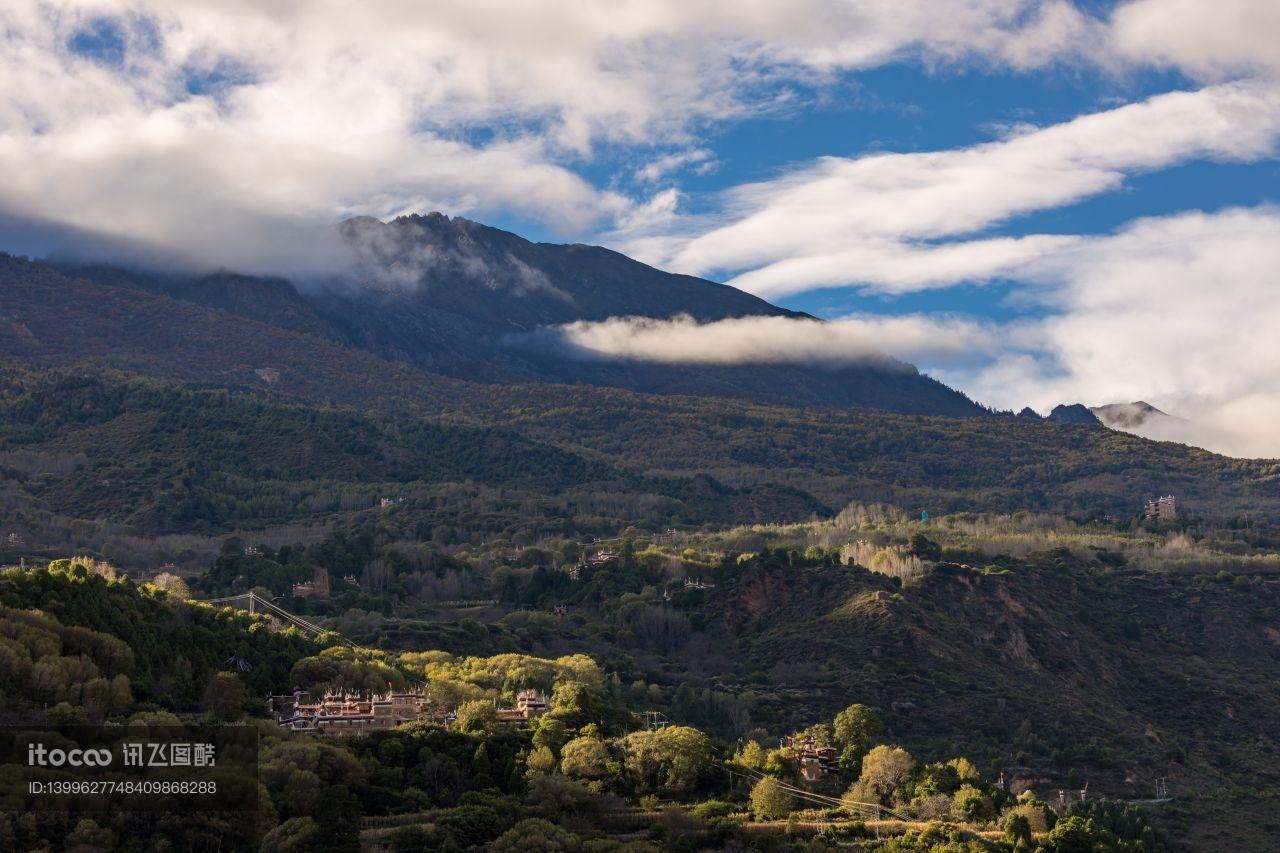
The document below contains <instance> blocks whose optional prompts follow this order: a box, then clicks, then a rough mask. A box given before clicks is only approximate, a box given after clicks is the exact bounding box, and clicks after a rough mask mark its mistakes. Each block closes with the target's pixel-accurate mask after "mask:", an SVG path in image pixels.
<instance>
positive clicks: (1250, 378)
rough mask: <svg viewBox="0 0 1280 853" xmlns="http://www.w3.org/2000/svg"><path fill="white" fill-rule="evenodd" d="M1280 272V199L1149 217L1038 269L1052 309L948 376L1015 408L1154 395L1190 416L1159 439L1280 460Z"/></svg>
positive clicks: (1031, 273)
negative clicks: (987, 357)
mask: <svg viewBox="0 0 1280 853" xmlns="http://www.w3.org/2000/svg"><path fill="white" fill-rule="evenodd" d="M1276 270H1280V209H1276V208H1274V207H1261V208H1252V209H1230V210H1224V211H1220V212H1218V213H1212V214H1209V213H1199V212H1197V213H1186V214H1181V215H1177V216H1170V217H1163V218H1152V219H1146V220H1142V221H1139V222H1136V223H1133V224H1132V225H1130V226H1128V227H1126V228H1124V229H1123V230H1121V231H1120V232H1118V233H1116V234H1114V235H1110V236H1105V237H1100V238H1091V239H1088V240H1085V241H1082V242H1081V243H1079V244H1078V245H1077V246H1075V247H1072V248H1069V249H1066V250H1064V251H1061V252H1059V253H1057V254H1055V255H1052V256H1049V257H1046V258H1044V259H1042V260H1040V261H1038V262H1036V263H1033V264H1031V265H1029V266H1027V267H1026V268H1024V270H1023V273H1022V274H1023V275H1024V276H1025V277H1026V278H1027V280H1028V281H1030V282H1032V283H1034V284H1037V285H1039V286H1040V289H1039V290H1037V291H1036V293H1037V294H1039V296H1040V298H1042V299H1043V300H1044V302H1045V305H1046V308H1048V309H1049V310H1050V311H1051V312H1052V313H1050V314H1049V315H1048V316H1046V317H1045V318H1043V319H1041V320H1038V321H1029V322H1025V323H1023V324H1020V325H1019V326H1017V327H1015V328H1013V329H1011V330H1009V332H1010V334H1008V335H1003V336H1002V337H1003V339H1004V345H1003V350H1004V351H1003V352H1002V353H1001V354H1000V355H999V356H998V357H997V358H996V359H994V360H993V362H992V363H990V364H987V365H984V366H982V367H980V368H978V369H976V370H975V369H971V368H967V367H961V368H959V369H956V368H954V367H949V366H947V365H945V364H940V365H939V366H940V367H941V368H942V369H941V370H940V371H939V376H940V377H941V378H943V379H944V380H946V381H950V382H952V383H954V384H956V385H957V386H958V387H960V388H962V389H963V390H965V391H966V392H968V393H969V394H970V395H971V396H974V397H975V398H977V399H980V400H982V401H984V402H987V403H990V404H993V405H997V406H1002V407H1010V408H1013V407H1020V406H1022V405H1024V404H1027V403H1030V404H1031V405H1033V406H1035V407H1036V408H1038V409H1041V410H1044V409H1047V408H1049V407H1052V406H1053V405H1054V404H1056V403H1061V402H1084V403H1087V404H1090V405H1097V404H1102V403H1114V402H1130V401H1134V400H1140V399H1141V400H1146V401H1147V402H1150V403H1152V404H1153V405H1155V406H1157V407H1158V408H1160V409H1163V410H1164V411H1167V412H1170V413H1172V414H1176V415H1180V416H1182V417H1184V418H1185V419H1186V422H1185V423H1182V424H1177V423H1167V424H1164V425H1163V426H1162V427H1161V429H1163V430H1166V432H1163V433H1161V434H1159V435H1155V436H1153V437H1166V438H1174V437H1175V436H1176V437H1178V439H1179V440H1183V441H1187V442H1189V443H1192V444H1196V445H1199V446H1202V447H1207V448H1208V449H1211V450H1218V451H1221V452H1225V453H1231V454H1235V455H1266V456H1280V431H1277V430H1276V429H1275V423H1276V421H1275V417H1274V416H1275V414H1276V411H1277V406H1276V403H1277V401H1278V400H1280V375H1278V374H1277V372H1276V365H1280V335H1277V334H1276V329H1278V328H1280V300H1277V299H1276V298H1275V287H1276ZM1168 430H1172V431H1173V432H1168ZM1139 432H1142V430H1139Z"/></svg>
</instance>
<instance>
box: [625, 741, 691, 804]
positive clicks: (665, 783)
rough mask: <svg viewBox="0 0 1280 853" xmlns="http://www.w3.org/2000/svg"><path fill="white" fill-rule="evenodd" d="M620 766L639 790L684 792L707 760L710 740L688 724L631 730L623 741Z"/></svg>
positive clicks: (689, 788) (689, 787)
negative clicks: (649, 729) (651, 729)
mask: <svg viewBox="0 0 1280 853" xmlns="http://www.w3.org/2000/svg"><path fill="white" fill-rule="evenodd" d="M623 752H624V765H625V767H626V770H627V774H628V776H630V777H631V779H632V780H633V781H634V782H635V783H636V785H637V787H638V788H639V789H641V790H649V791H654V790H658V789H663V790H665V791H667V792H669V793H687V792H689V791H692V790H694V789H695V788H696V787H697V786H698V785H699V783H700V782H701V781H702V775H703V773H704V772H705V771H706V770H707V768H708V767H709V766H710V763H711V740H710V739H709V738H708V737H707V736H706V735H705V734H703V733H702V732H700V731H698V730H697V729H693V728H689V727H688V726H668V727H667V728H665V729H658V730H657V731H643V732H634V733H632V734H629V735H627V737H626V738H625V739H624V740H623Z"/></svg>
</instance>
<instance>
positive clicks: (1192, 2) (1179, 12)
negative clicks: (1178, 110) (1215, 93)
mask: <svg viewBox="0 0 1280 853" xmlns="http://www.w3.org/2000/svg"><path fill="white" fill-rule="evenodd" d="M1278 34H1280V4H1277V3H1274V2H1269V0H1133V2H1129V3H1124V4H1122V5H1121V6H1120V7H1119V8H1117V9H1116V11H1115V12H1114V13H1113V14H1112V16H1111V19H1110V22H1109V27H1108V42H1109V44H1110V47H1111V52H1112V53H1113V54H1114V55H1116V56H1118V57H1121V58H1123V59H1124V60H1127V61H1128V62H1131V63H1141V64H1155V65H1164V66H1167V67H1173V68H1177V69H1179V70H1181V71H1184V72H1186V73H1188V74H1190V75H1192V76H1195V77H1199V78H1202V79H1209V80H1214V79H1223V78H1226V77H1232V76H1237V75H1242V74H1243V75H1248V74H1275V73H1277V72H1280V51H1277V50H1276V38H1277V35H1278Z"/></svg>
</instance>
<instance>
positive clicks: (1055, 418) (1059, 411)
mask: <svg viewBox="0 0 1280 853" xmlns="http://www.w3.org/2000/svg"><path fill="white" fill-rule="evenodd" d="M1045 420H1047V421H1050V422H1052V423H1055V424H1098V423H1102V422H1101V421H1100V420H1098V418H1097V417H1096V416H1095V415H1094V414H1093V412H1091V411H1089V409H1088V407H1087V406H1085V405H1083V404H1081V403H1072V404H1070V405H1058V406H1054V407H1053V411H1052V412H1050V413H1049V416H1048V417H1047V418H1045Z"/></svg>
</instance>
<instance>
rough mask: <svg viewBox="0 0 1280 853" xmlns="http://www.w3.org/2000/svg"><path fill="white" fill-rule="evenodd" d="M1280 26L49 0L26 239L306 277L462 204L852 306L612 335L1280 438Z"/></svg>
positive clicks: (934, 10)
mask: <svg viewBox="0 0 1280 853" xmlns="http://www.w3.org/2000/svg"><path fill="white" fill-rule="evenodd" d="M1278 39H1280V4H1273V3H1258V2H1256V0H1124V2H1119V3H1102V2H1071V0H951V2H946V3H943V2H938V0H794V2H790V3H777V2H771V1H770V0H734V2H732V3H727V4H690V3H688V2H687V0H617V1H616V2H603V0H601V2H594V3H593V2H587V3H582V2H577V0H534V1H533V2H528V0H437V2H433V3H429V4H423V3H420V2H414V0H385V2H382V3H378V4H363V5H360V6H355V7H353V6H351V5H350V4H346V3H342V2H340V0H313V2H309V3H307V4H283V3H274V2H262V3H248V2H245V3H235V2H233V3H225V2H215V0H190V2H185V3H183V4H177V5H175V4H171V3H165V2H162V0H92V2H90V0H48V2H36V0H16V2H13V3H7V4H4V7H3V8H2V9H0V170H3V172H4V174H5V175H6V176H8V178H9V179H8V180H7V181H5V182H4V183H3V184H0V249H6V250H9V251H18V252H23V253H28V254H37V255H38V254H43V253H47V252H55V251H64V252H65V251H71V250H75V251H79V252H82V253H86V252H87V253H89V254H95V255H99V256H102V257H105V258H107V259H115V260H121V261H128V262H143V263H151V264H164V265H178V266H182V267H184V268H189V269H209V268H218V267H226V268H234V269H239V270H243V271H246V272H251V273H283V274H287V275H292V276H295V277H297V278H300V279H304V278H310V277H315V276H327V275H333V274H335V270H336V271H340V270H342V269H343V268H344V267H345V265H346V264H348V263H349V259H348V258H347V256H346V254H345V248H344V247H342V246H341V245H338V244H336V243H335V241H334V239H333V231H332V226H333V224H334V223H335V222H337V221H340V220H341V219H342V218H344V217H347V216H352V215H372V216H377V217H380V218H388V217H392V216H396V215H401V214H404V213H412V212H424V211H429V210H442V211H444V212H446V213H448V214H450V215H462V216H466V217H469V218H473V219H477V220H480V221H483V222H488V223H491V224H494V225H497V226H499V227H506V228H509V229H511V230H514V231H517V232H519V233H521V234H524V235H526V236H529V237H531V238H534V239H547V240H557V241H575V242H594V243H601V244H604V245H607V246H610V247H612V248H616V249H618V250H620V251H624V252H627V253H628V254H631V255H633V256H635V257H638V258H640V259H641V260H644V261H646V262H649V263H653V264H655V265H657V266H660V267H662V268H666V269H671V270H674V271H679V272H686V273H690V274H696V275H702V276H706V277H709V278H713V279H715V280H719V281H725V282H728V283H731V284H733V285H734V286H737V287H741V288H743V289H747V290H750V291H752V292H755V293H757V294H759V295H761V296H763V297H765V298H767V299H770V300H772V301H774V302H777V303H779V304H782V305H785V306H787V307H790V308H796V309H800V310H804V311H807V312H810V313H812V314H815V315H817V316H819V317H822V318H824V319H825V320H827V321H828V322H827V323H826V324H825V325H824V326H823V327H822V329H821V331H820V333H815V331H814V329H813V328H811V327H810V325H808V324H804V323H798V324H791V325H786V326H784V327H780V328H775V327H768V328H765V327H763V326H753V325H752V324H750V323H739V324H735V325H732V326H723V327H719V328H715V329H703V328H696V327H689V326H688V324H687V323H684V322H683V321H674V322H673V323H672V324H671V325H670V326H669V327H666V328H664V327H661V326H658V327H655V326H653V325H652V324H650V325H645V326H643V327H641V326H636V327H635V328H634V329H632V328H631V327H628V326H626V324H625V318H622V319H620V320H619V321H618V322H617V323H615V324H614V326H611V327H610V335H608V336H595V337H591V331H592V330H590V329H582V328H576V329H573V330H564V332H563V333H564V334H566V335H575V334H576V335H582V336H586V337H590V338H591V340H593V341H596V342H597V343H598V345H599V346H601V347H604V348H605V349H602V350H601V352H600V355H601V356H602V357H618V356H620V355H622V356H625V357H629V358H660V357H664V354H666V353H669V352H670V351H672V347H671V346H670V345H671V344H672V343H673V342H678V343H679V346H678V347H677V348H676V351H678V352H680V353H681V357H682V358H686V359H692V360H700V359H701V360H717V361H723V360H726V359H733V360H738V361H743V362H748V363H749V362H752V361H762V360H788V359H790V360H796V361H805V362H810V361H824V360H829V361H850V360H857V359H859V358H862V357H865V355H866V353H868V352H870V351H880V352H889V353H891V354H893V355H895V356H898V357H900V358H903V359H906V360H909V361H912V362H913V363H916V364H918V365H919V366H920V367H921V368H922V369H924V370H926V371H928V372H930V373H932V374H933V375H935V376H938V377H939V378H941V379H943V380H944V381H946V382H948V383H949V384H952V385H954V386H955V387H958V388H961V389H962V390H964V391H966V392H967V393H969V394H970V395H971V396H973V397H975V398H976V399H978V400H980V401H982V402H984V403H988V404H990V405H993V406H997V407H1003V408H1021V407H1022V406H1023V405H1026V404H1030V405H1033V406H1035V407H1038V408H1040V409H1041V410H1044V409H1047V408H1049V407H1051V406H1052V405H1054V404H1055V403H1058V402H1064V401H1081V402H1085V403H1088V404H1100V403H1107V402H1116V401H1127V400H1136V399H1145V400H1148V401H1150V402H1152V403H1154V404H1156V405H1157V406H1161V407H1163V408H1165V409H1167V410H1169V411H1171V412H1173V413H1175V414H1177V415H1179V416H1182V417H1183V418H1184V420H1182V421H1178V422H1170V424H1173V425H1172V426H1169V429H1171V430H1175V432H1171V433H1168V434H1166V435H1163V436H1162V437H1174V438H1178V439H1180V440H1186V441H1189V442H1192V443H1197V444H1200V445H1201V446H1206V447H1212V448H1214V449H1219V450H1224V451H1228V452H1233V453H1238V454H1245V455H1259V454H1266V455H1280V438H1277V437H1276V436H1275V435H1274V432H1275V431H1274V430H1273V429H1271V427H1270V424H1271V423H1273V422H1274V419H1275V418H1276V417H1280V378H1278V377H1280V371H1277V370H1276V369H1275V368H1276V366H1277V365H1280V343H1278V342H1277V341H1278V336H1276V335H1275V334H1274V332H1273V330H1274V328H1275V327H1276V326H1277V324H1280V300H1276V299H1275V298H1274V296H1273V294H1274V291H1275V287H1276V284H1277V282H1276V281H1275V279H1274V277H1273V276H1274V273H1273V272H1272V271H1273V270H1275V269H1280V208H1278V207H1277V205H1280V200H1278V198H1277V197H1278V196H1280V181H1278V177H1280V165H1278V147H1280V52H1277V51H1276V50H1275V44H1276V43H1277V40H1278ZM619 324H621V325H619ZM628 330H629V331H628ZM1224 330H1230V331H1229V333H1227V334H1224ZM608 347H614V348H615V349H619V348H620V351H610V350H609V349H608Z"/></svg>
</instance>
